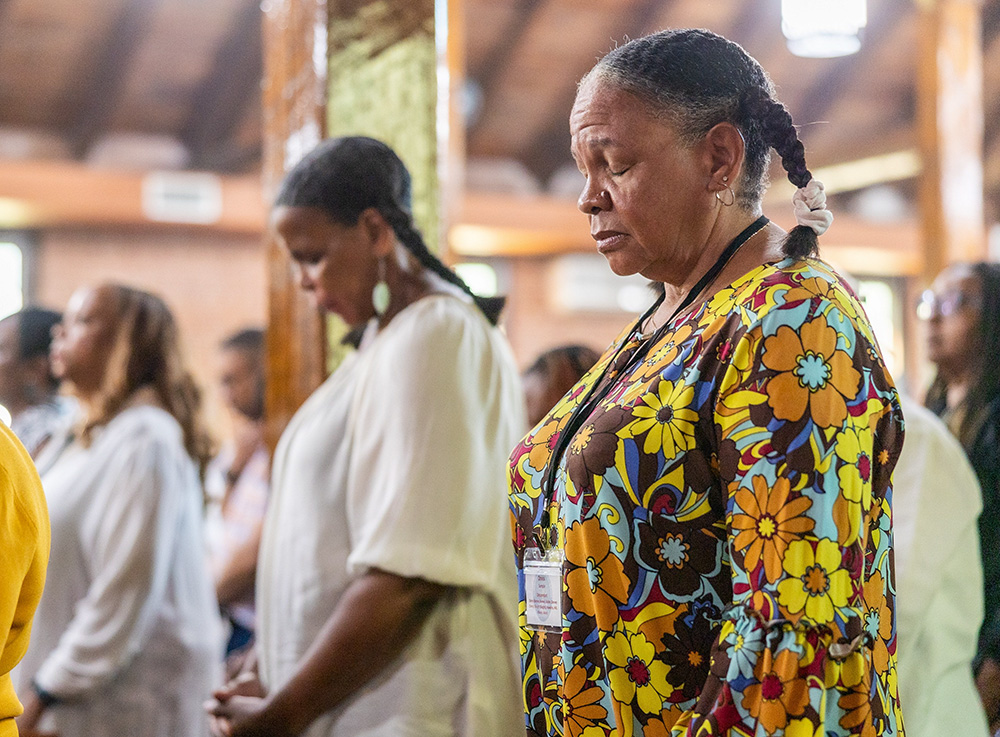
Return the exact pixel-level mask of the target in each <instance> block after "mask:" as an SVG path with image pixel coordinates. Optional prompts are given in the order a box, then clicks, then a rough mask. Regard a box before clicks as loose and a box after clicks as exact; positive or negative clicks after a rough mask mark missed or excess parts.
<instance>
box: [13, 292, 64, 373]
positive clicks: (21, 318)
mask: <svg viewBox="0 0 1000 737" xmlns="http://www.w3.org/2000/svg"><path fill="white" fill-rule="evenodd" d="M5 319H8V320H16V321H17V349H18V353H19V354H20V358H21V360H22V361H30V360H31V359H33V358H38V357H40V356H42V357H46V358H47V357H48V355H49V348H50V346H51V345H52V328H53V327H54V326H56V325H57V324H58V323H59V321H60V320H62V315H60V314H59V313H58V312H56V311H55V310H47V309H44V308H42V307H25V308H24V309H23V310H20V311H19V312H15V313H14V314H13V315H10V317H8V318H5ZM47 380H48V384H49V387H50V388H51V389H52V390H53V391H55V389H56V388H58V386H59V379H57V378H56V377H55V376H53V375H52V371H51V370H50V371H49V372H48V375H47Z"/></svg>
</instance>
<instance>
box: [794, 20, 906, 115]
mask: <svg viewBox="0 0 1000 737" xmlns="http://www.w3.org/2000/svg"><path fill="white" fill-rule="evenodd" d="M873 5H875V4H874V3H873ZM872 10H873V11H875V12H874V13H872V12H871V11H869V18H868V21H869V22H868V26H867V28H865V32H864V39H863V45H862V48H861V50H860V51H859V52H858V53H856V54H851V55H850V56H844V57H841V58H839V59H831V60H830V61H829V64H828V65H827V67H826V69H825V71H823V72H822V73H821V74H820V75H819V76H818V77H817V78H816V79H815V80H814V81H813V82H812V84H811V85H810V89H809V91H808V92H807V93H806V94H805V95H804V96H803V99H802V101H801V102H800V103H799V104H798V106H797V109H796V110H793V111H792V117H793V118H794V119H795V121H796V123H798V124H800V125H803V124H807V123H815V122H818V121H822V120H823V119H824V118H826V117H827V115H829V113H830V110H831V108H832V107H833V105H834V104H835V103H836V102H837V101H838V100H839V99H840V98H841V96H842V95H843V94H844V93H845V92H846V91H847V90H849V89H850V88H851V87H852V86H854V85H856V84H857V81H858V79H860V78H862V75H861V74H860V72H861V71H862V70H863V69H864V66H865V64H870V62H871V59H872V57H873V56H875V52H876V51H877V48H876V47H877V45H878V44H879V43H881V42H883V41H884V39H885V37H887V36H888V35H889V34H891V33H893V32H894V31H896V30H897V29H898V28H899V27H900V23H899V20H900V18H901V17H902V15H903V12H904V10H909V6H908V5H903V4H901V3H885V4H883V5H880V6H878V7H877V8H872Z"/></svg>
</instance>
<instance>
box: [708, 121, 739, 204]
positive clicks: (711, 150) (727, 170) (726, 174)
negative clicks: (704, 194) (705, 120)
mask: <svg viewBox="0 0 1000 737" xmlns="http://www.w3.org/2000/svg"><path fill="white" fill-rule="evenodd" d="M703 144H704V152H705V163H706V165H707V167H708V189H709V191H711V192H720V191H722V190H724V189H725V188H726V187H727V186H729V187H735V186H736V184H737V183H738V182H739V178H740V174H741V172H742V171H743V159H744V157H745V155H746V144H745V142H744V141H743V134H742V133H740V130H739V128H737V127H736V126H735V125H733V124H732V123H717V124H716V125H714V126H713V127H712V129H711V130H709V131H708V133H706V134H705V138H704V140H703Z"/></svg>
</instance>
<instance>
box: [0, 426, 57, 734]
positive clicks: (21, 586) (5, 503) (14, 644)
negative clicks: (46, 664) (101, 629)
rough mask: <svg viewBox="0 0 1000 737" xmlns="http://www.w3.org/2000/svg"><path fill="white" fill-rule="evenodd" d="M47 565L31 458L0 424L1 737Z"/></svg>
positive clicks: (9, 726)
mask: <svg viewBox="0 0 1000 737" xmlns="http://www.w3.org/2000/svg"><path fill="white" fill-rule="evenodd" d="M48 560H49V516H48V511H47V509H46V506H45V496H44V494H43V493H42V483H41V481H40V480H39V478H38V472H37V471H36V470H35V466H34V464H33V463H32V462H31V458H30V457H29V456H28V453H27V452H26V451H25V450H24V448H23V447H22V446H21V444H20V443H19V442H18V441H17V439H16V438H15V437H14V435H13V434H12V433H11V432H10V430H9V429H8V428H7V427H6V426H5V425H3V424H2V423H0V569H2V570H3V577H2V579H0V641H2V642H3V649H2V650H0V737H5V736H6V735H7V734H8V733H10V734H12V735H13V734H16V730H14V729H13V720H14V717H16V716H18V715H19V714H20V713H21V711H22V709H21V703H20V701H18V698H17V694H15V693H14V685H13V683H12V682H11V677H10V671H11V670H12V669H13V668H14V666H15V665H17V664H18V662H20V660H21V658H22V657H24V653H25V652H26V651H27V649H28V639H29V637H30V635H31V620H32V617H33V616H34V614H35V608H36V607H37V606H38V601H39V599H41V596H42V589H43V587H44V585H45V571H46V568H47V566H48Z"/></svg>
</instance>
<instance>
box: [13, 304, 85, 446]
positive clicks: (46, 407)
mask: <svg viewBox="0 0 1000 737" xmlns="http://www.w3.org/2000/svg"><path fill="white" fill-rule="evenodd" d="M60 318H61V315H60V314H59V313H58V312H55V311H53V310H46V309H42V308H40V307H26V308H24V309H23V310H21V311H20V312H15V313H14V314H13V315H8V316H7V317H5V318H4V319H3V320H0V404H2V405H3V406H4V407H6V408H7V411H9V412H10V415H11V425H10V426H11V429H12V430H13V431H14V434H15V435H17V437H18V438H19V439H20V440H21V442H22V443H24V447H25V448H27V449H28V453H30V454H31V457H32V458H37V457H38V454H39V453H40V452H41V451H42V449H43V448H45V445H46V443H48V442H49V439H50V438H51V437H52V435H53V433H55V432H57V431H58V429H59V428H60V427H61V426H62V425H64V424H65V423H66V422H67V421H69V417H70V415H71V414H72V410H71V407H72V403H71V402H70V401H68V400H67V399H66V398H65V397H60V396H59V395H58V393H57V392H58V391H59V380H58V379H56V377H55V376H54V375H53V374H52V370H51V368H50V365H49V346H50V345H51V343H52V328H53V326H54V325H55V324H56V323H58V322H59V320H60Z"/></svg>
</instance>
